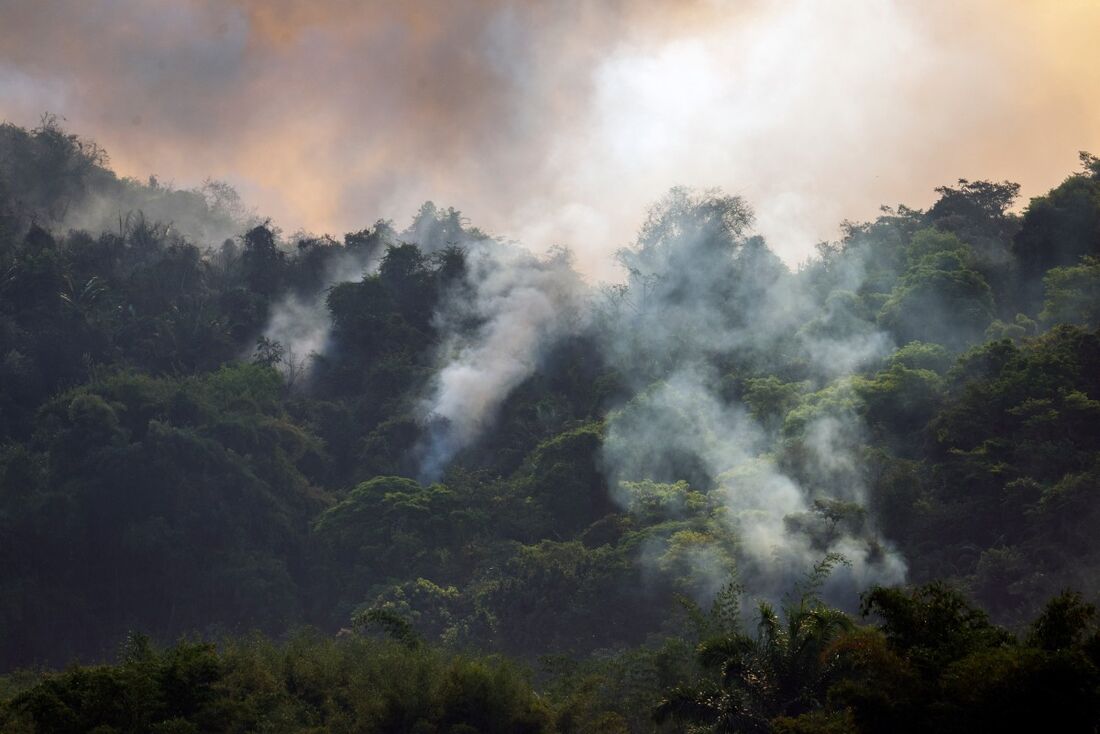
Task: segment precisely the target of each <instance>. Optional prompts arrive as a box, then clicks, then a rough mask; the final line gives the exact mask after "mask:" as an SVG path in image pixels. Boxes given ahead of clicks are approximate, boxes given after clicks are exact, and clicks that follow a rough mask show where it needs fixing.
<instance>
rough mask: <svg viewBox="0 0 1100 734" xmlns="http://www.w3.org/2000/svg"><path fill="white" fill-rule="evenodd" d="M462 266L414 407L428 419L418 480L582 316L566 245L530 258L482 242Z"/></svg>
mask: <svg viewBox="0 0 1100 734" xmlns="http://www.w3.org/2000/svg"><path fill="white" fill-rule="evenodd" d="M466 264H467V272H466V277H465V280H464V282H463V284H462V287H458V288H454V289H452V290H451V292H450V293H449V295H448V297H446V298H444V301H443V303H442V304H441V306H440V307H439V308H438V309H437V311H436V316H435V319H436V325H437V327H438V328H439V329H440V331H441V332H442V333H443V334H444V338H443V341H442V344H441V346H440V348H439V355H438V359H439V363H440V365H441V367H440V369H439V371H438V373H437V374H436V377H435V379H434V380H433V383H432V386H431V389H430V392H429V394H428V395H427V396H426V397H425V398H424V400H423V401H422V403H421V406H420V408H421V413H422V418H423V419H424V420H425V422H426V423H427V424H428V433H427V438H426V440H425V441H424V442H423V443H422V445H421V447H420V449H419V453H420V454H421V456H422V459H421V475H422V477H423V478H424V479H426V480H433V479H436V478H438V476H439V475H440V473H441V472H442V470H443V469H444V467H445V466H446V464H447V463H448V462H449V461H450V460H451V458H452V457H453V456H454V455H455V454H456V453H457V452H459V451H460V450H462V449H463V448H465V447H466V446H468V445H470V444H471V443H473V441H474V440H476V439H477V437H478V436H480V435H481V433H482V432H483V431H485V430H486V429H487V428H488V427H489V424H490V423H491V421H492V419H493V418H494V416H495V414H496V411H497V409H498V408H499V407H500V405H501V403H502V402H503V401H504V399H505V398H506V397H507V396H508V394H509V393H510V392H511V391H512V390H513V389H514V388H515V387H516V386H518V385H519V384H520V383H521V382H522V381H523V380H525V379H526V378H528V377H529V376H530V375H532V374H533V373H534V372H535V370H536V369H537V368H538V365H539V360H540V359H541V358H542V357H543V356H544V355H545V354H546V353H547V351H548V350H549V349H550V348H552V347H553V345H554V344H555V343H556V342H557V341H558V340H560V339H561V338H562V337H564V336H566V335H567V334H571V333H576V331H577V330H578V329H579V328H580V325H581V323H582V319H583V308H582V307H583V303H584V299H585V289H584V286H583V283H582V281H581V280H580V278H579V277H578V276H577V274H576V273H575V272H574V270H573V267H572V257H571V255H570V253H569V252H568V251H567V250H562V249H559V250H556V251H553V252H551V253H550V254H549V255H548V256H547V257H544V258H538V257H535V256H533V255H531V254H530V253H528V252H526V251H524V250H522V249H519V248H517V247H514V246H511V245H506V244H502V243H498V242H496V241H493V240H483V241H480V242H478V243H476V244H475V245H474V246H473V247H472V248H471V249H469V250H468V251H467V255H466ZM470 324H473V326H472V327H471V326H469V325H470Z"/></svg>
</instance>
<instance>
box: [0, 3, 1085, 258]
mask: <svg viewBox="0 0 1100 734" xmlns="http://www.w3.org/2000/svg"><path fill="white" fill-rule="evenodd" d="M1097 41H1100V3H1097V2H1094V1H1092V0H1089V1H1085V0H1060V1H1059V2H1054V3H1049V2H1040V0H1034V2H1023V1H1019V2H1017V1H1013V0H998V1H994V0H972V1H971V2H959V1H955V2H947V1H946V0H945V1H939V0H932V1H931V2H927V1H918V0H912V1H907V2H902V1H900V0H899V1H896V2H890V1H887V0H835V1H834V2H828V3H822V2H814V1H812V0H789V1H786V2H754V1H747V0H741V1H733V0H730V1H727V2H723V1H722V0H682V1H678V2H667V3H658V2H635V1H630V0H608V1H607V2H585V1H584V0H558V1H556V2H552V3H549V2H548V3H533V2H531V3H528V2H490V1H489V0H466V1H463V2H457V1H449V2H448V1H444V0H439V1H436V2H401V3H398V2H381V1H379V2H365V3H363V2H351V1H350V0H349V1H345V0H327V1H322V0H235V1H225V0H217V1H215V0H173V1H172V2H168V1H167V0H165V1H164V2H155V1H154V0H71V1H70V2H59V1H57V0H0V117H2V118H3V119H5V120H8V121H11V122H15V123H17V124H22V125H33V124H35V123H36V121H37V120H38V118H39V117H40V116H41V114H42V113H43V112H47V111H48V112H53V113H56V114H58V115H60V116H62V117H63V118H65V120H66V121H67V125H68V127H69V128H71V129H72V130H74V131H76V132H78V133H80V134H83V135H85V136H88V137H92V138H94V139H95V140H97V141H98V142H99V143H100V144H101V145H103V146H104V147H105V148H106V149H107V150H108V152H109V153H110V155H111V161H112V165H113V166H114V167H115V169H116V170H117V171H119V172H120V173H122V174H125V175H132V176H136V177H140V178H144V177H145V176H147V175H149V174H156V175H157V176H158V177H159V178H160V179H161V180H162V181H171V182H173V183H174V184H175V185H177V186H193V185H196V184H198V183H199V182H201V181H202V179H203V178H205V177H207V176H212V177H215V178H221V179H225V180H228V181H229V182H231V183H233V184H234V185H236V186H237V187H238V188H239V189H240V191H241V192H242V195H243V196H244V198H245V199H246V200H247V201H248V202H249V203H250V204H251V205H252V206H253V207H254V208H255V209H256V212H257V213H258V214H259V215H261V216H266V217H271V218H272V219H273V220H274V221H275V222H276V223H277V224H279V225H281V226H282V227H283V229H284V230H285V231H288V232H290V231H294V230H296V229H299V228H301V229H305V230H308V231H311V232H314V233H324V232H328V233H332V234H337V235H338V234H340V233H342V232H344V231H348V230H352V229H358V228H361V227H363V226H366V225H368V224H370V223H372V222H374V221H375V220H376V219H378V218H380V217H382V218H392V219H394V220H396V222H397V224H398V225H399V226H403V225H405V224H407V220H408V218H409V217H410V216H411V215H412V213H413V212H414V211H415V210H416V207H417V206H418V205H419V204H420V203H421V202H422V201H424V200H428V199H431V200H433V201H435V202H436V203H438V204H440V205H444V206H454V207H456V208H459V209H461V210H462V211H463V212H464V213H465V214H466V215H467V216H469V217H470V219H471V220H472V221H474V222H475V223H476V224H478V225H479V226H481V227H483V228H485V229H486V230H488V231H491V232H493V233H494V234H498V235H502V236H505V237H508V238H514V239H517V240H520V241H522V242H524V243H526V244H527V245H529V246H531V247H532V248H533V249H536V250H539V249H542V248H545V247H547V246H549V245H553V244H564V245H567V246H569V247H571V248H573V250H574V251H575V253H576V256H577V263H578V266H579V267H580V268H581V269H582V271H584V272H585V273H586V274H587V275H589V276H590V277H594V278H608V277H613V272H612V270H611V263H612V260H611V258H610V257H608V255H609V253H610V252H612V251H613V250H615V249H616V248H618V247H620V246H622V245H624V244H626V243H627V242H629V241H630V240H631V239H632V238H633V235H634V233H635V232H636V230H637V227H638V225H639V224H640V222H641V220H642V218H643V215H644V212H645V207H646V205H647V204H648V203H649V202H652V201H654V200H656V199H658V198H659V197H660V196H661V194H662V193H663V192H665V191H667V190H668V189H669V188H670V187H671V186H674V185H681V184H682V185H689V186H694V187H721V188H723V189H724V190H725V191H727V192H729V193H731V194H735V195H741V196H744V197H745V198H746V199H747V200H749V201H750V202H751V203H752V205H753V206H754V207H755V209H756V211H757V215H758V220H757V226H758V229H759V231H760V232H761V233H763V234H764V235H765V236H766V237H767V238H768V240H769V244H770V245H771V246H772V247H773V249H775V250H776V251H777V252H778V253H779V254H780V255H781V256H783V257H784V259H786V260H788V261H789V262H796V261H798V260H799V259H801V258H802V257H805V256H806V255H807V254H808V253H809V252H810V251H811V249H812V246H813V244H814V243H815V242H817V241H820V240H822V239H829V238H833V237H835V236H836V235H837V232H838V224H839V223H840V221H841V220H843V219H845V218H852V219H859V218H867V217H870V216H873V215H874V214H875V212H876V211H877V208H878V206H879V205H881V204H897V203H907V204H910V205H914V206H924V205H927V204H928V203H929V202H930V201H931V200H932V198H933V196H934V194H933V192H932V189H933V188H934V187H935V186H938V185H942V184H946V183H951V182H953V181H954V180H955V179H957V178H959V177H967V178H991V179H998V180H1000V179H1011V180H1015V181H1019V182H1020V183H1022V184H1023V186H1024V194H1025V196H1032V195H1037V194H1040V193H1042V192H1043V191H1044V190H1045V189H1046V188H1047V187H1049V186H1051V185H1053V184H1055V183H1057V182H1058V181H1059V180H1060V179H1061V178H1062V177H1063V176H1065V175H1066V174H1067V173H1068V172H1069V171H1071V170H1072V169H1073V168H1074V166H1075V165H1076V154H1077V151H1078V150H1081V149H1091V150H1093V151H1094V152H1100V95H1096V94H1095V90H1096V89H1100V43H1098V42H1097Z"/></svg>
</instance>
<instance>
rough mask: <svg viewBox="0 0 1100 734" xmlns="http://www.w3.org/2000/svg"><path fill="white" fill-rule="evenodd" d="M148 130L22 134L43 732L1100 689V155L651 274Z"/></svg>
mask: <svg viewBox="0 0 1100 734" xmlns="http://www.w3.org/2000/svg"><path fill="white" fill-rule="evenodd" d="M107 163H108V159H107V156H106V153H105V152H104V151H103V150H101V149H100V148H99V147H98V146H96V145H95V144H94V143H92V142H90V141H88V140H85V139H83V138H81V137H79V136H77V135H74V134H72V133H70V132H68V131H66V130H64V129H63V128H62V127H61V126H60V125H59V124H58V122H57V121H56V120H55V119H52V118H46V119H45V120H44V121H43V123H42V125H41V126H40V127H38V128H36V129H33V130H27V129H22V128H19V127H16V126H13V125H10V124H8V125H3V126H0V569H2V570H0V671H5V672H7V673H8V675H7V676H6V677H4V678H0V730H2V731H13V732H16V731H18V732H22V731H74V732H75V731H90V730H92V729H95V730H96V731H103V732H107V731H162V732H169V731H171V732H184V731H254V730H265V731H301V730H310V729H311V728H312V730H318V731H320V730H331V731H410V732H411V731H417V732H421V731H424V732H427V731H440V732H460V731H462V732H470V731H482V732H491V731H501V732H504V731H508V732H514V731H531V732H537V731H561V732H572V731H577V732H580V731H584V732H590V731H604V732H621V731H652V730H659V731H683V730H696V729H692V728H691V727H699V728H698V730H700V731H705V730H716V731H754V732H755V731H779V732H879V731H883V732H885V731H891V732H898V731H929V730H935V731H974V730H978V729H983V728H984V729H987V730H997V729H1000V730H1007V729H1011V728H1012V727H1016V728H1018V729H1019V728H1020V727H1022V728H1023V729H1024V730H1036V729H1042V728H1044V727H1045V726H1047V725H1049V723H1050V722H1051V721H1061V722H1065V725H1064V727H1063V729H1062V730H1065V731H1093V730H1094V727H1095V726H1096V722H1097V721H1100V718H1098V717H1100V632H1098V623H1100V618H1098V617H1097V613H1096V608H1095V607H1094V606H1093V603H1094V602H1096V600H1097V596H1098V592H1097V589H1098V585H1097V576H1098V573H1100V538H1098V536H1097V534H1096V532H1095V529H1096V527H1097V526H1098V522H1100V497H1098V496H1097V492H1098V489H1100V160H1098V159H1097V158H1095V157H1093V156H1091V155H1089V154H1085V153H1083V154H1082V155H1081V163H1082V165H1081V169H1080V170H1078V171H1075V172H1072V173H1070V174H1069V175H1068V176H1067V178H1066V179H1065V181H1064V182H1062V183H1061V184H1060V185H1058V186H1057V187H1055V188H1054V189H1053V190H1051V191H1050V192H1048V193H1047V194H1045V195H1042V196H1039V197H1036V198H1034V199H1032V200H1031V201H1030V202H1019V201H1018V194H1019V187H1018V186H1016V185H1015V184H1013V183H1010V182H993V181H967V180H960V181H958V182H957V183H955V184H952V185H946V186H943V187H940V188H939V189H937V190H936V193H937V195H938V197H939V198H938V199H937V200H936V201H935V203H933V204H932V205H931V206H930V207H929V208H928V209H927V210H918V209H912V208H909V207H906V206H896V207H886V208H883V210H882V213H881V215H880V216H879V217H877V218H876V219H875V220H873V221H868V222H847V223H845V224H844V225H843V230H842V231H843V234H842V237H841V238H840V239H839V240H837V241H835V242H827V243H822V244H821V245H820V246H819V247H818V249H817V253H816V255H815V256H814V257H812V258H809V259H808V260H806V261H805V262H803V263H800V264H799V265H798V266H797V267H790V266H788V265H787V264H785V263H784V262H783V261H782V260H780V259H779V258H778V257H776V256H775V255H774V254H773V252H772V251H771V250H770V249H769V246H768V243H767V242H766V241H765V239H764V238H763V237H762V236H761V235H760V234H758V233H756V232H755V231H754V229H753V212H752V209H751V207H750V205H749V204H748V203H747V202H746V201H744V200H742V199H741V198H739V197H736V196H729V195H726V194H724V193H722V192H721V191H709V190H708V191H693V190H689V189H683V188H676V189H673V190H671V191H670V192H669V193H668V194H667V196H666V197H664V198H663V199H662V200H660V201H659V202H657V203H656V204H654V205H653V207H652V208H651V210H650V211H649V214H648V217H647V219H646V221H645V223H644V225H643V226H642V228H641V230H640V231H639V232H638V234H637V236H636V237H635V238H634V240H633V242H632V243H631V244H630V245H628V246H627V247H624V248H623V249H622V250H620V251H619V252H618V253H617V254H616V256H615V257H616V260H617V262H618V263H619V264H620V265H621V271H622V274H623V279H622V281H621V282H619V283H616V284H610V285H607V284H593V283H589V282H586V280H585V279H584V278H583V277H582V276H581V275H579V274H578V273H577V272H576V270H575V267H574V263H573V258H572V255H571V253H570V252H569V251H568V250H567V249H564V248H562V249H557V250H554V251H552V252H549V253H547V254H545V255H534V254H532V253H530V252H528V251H527V250H525V249H523V248H522V247H521V246H519V245H517V244H515V243H511V242H507V241H504V240H501V239H499V238H496V237H493V236H492V235H490V234H487V233H485V232H482V231H480V230H478V229H477V228H475V227H474V226H472V225H471V224H470V223H469V222H468V221H467V220H466V219H465V218H463V216H462V215H461V213H459V212H457V211H455V210H454V209H444V208H440V207H437V206H435V205H434V204H431V203H426V204H424V206H423V207H422V208H421V209H420V210H419V211H417V212H416V213H415V215H414V217H413V219H412V221H411V222H410V223H409V224H408V225H407V226H402V225H401V224H398V223H395V222H394V221H391V220H385V219H379V220H377V221H375V222H374V223H373V224H370V225H369V226H367V227H366V228H365V229H362V230H360V231H357V232H351V233H347V234H345V235H343V236H342V237H341V238H335V237H331V236H328V235H324V236H315V235H308V234H301V233H299V234H294V235H286V234H284V233H283V232H281V231H280V230H279V229H278V228H276V227H275V226H274V225H273V224H272V223H271V222H270V221H268V220H262V219H259V218H257V217H256V216H255V215H254V214H252V213H250V212H249V211H247V209H246V208H245V207H244V205H243V204H242V203H241V201H240V198H239V197H238V196H237V195H236V194H235V192H234V191H233V190H232V189H231V188H230V187H228V186H227V185H225V184H221V183H218V182H213V181H211V182H207V183H206V184H205V185H204V186H203V187H202V188H200V189H197V190H178V189H175V188H173V187H171V186H165V185H162V184H160V183H158V182H157V181H155V180H153V179H151V180H150V181H149V182H147V183H140V182H137V181H134V180H130V179H120V178H118V177H117V176H116V175H115V174H114V173H113V172H112V171H111V170H110V169H109V168H108V165H107ZM366 221H367V222H369V221H370V219H369V218H368V219H366ZM272 640H273V641H272ZM74 661H78V662H80V663H81V664H82V665H78V666H70V667H68V668H67V669H65V670H64V672H58V673H47V672H43V671H44V670H45V669H49V668H58V667H62V666H65V665H66V664H69V663H72V662H74ZM1036 702H1040V703H1038V704H1037V703H1036ZM96 727H100V728H98V729H96ZM685 727H686V728H685Z"/></svg>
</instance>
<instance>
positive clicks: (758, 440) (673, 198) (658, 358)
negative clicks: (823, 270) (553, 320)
mask: <svg viewBox="0 0 1100 734" xmlns="http://www.w3.org/2000/svg"><path fill="white" fill-rule="evenodd" d="M751 224H752V215H751V211H750V210H749V209H748V207H747V206H746V205H745V204H744V202H742V201H741V200H740V199H738V198H736V197H727V196H723V195H722V194H721V193H720V192H716V191H711V192H704V193H702V194H697V193H692V192H690V191H687V190H682V189H677V190H673V192H672V193H671V194H670V195H669V197H667V198H666V199H665V200H664V201H662V202H660V203H659V204H658V205H657V206H656V207H654V209H653V210H652V211H651V215H650V218H649V220H648V221H647V223H646V225H645V226H644V227H643V229H642V231H641V234H640V235H639V238H638V242H637V244H636V245H635V247H633V248H630V249H628V250H624V251H623V252H622V253H620V260H621V261H622V262H623V264H624V265H626V266H627V268H628V270H629V273H630V277H629V280H628V284H627V285H626V286H624V287H620V288H618V289H614V290H613V291H612V292H611V295H612V298H611V299H610V305H608V306H606V307H605V308H604V310H603V312H602V314H601V319H600V327H599V328H600V329H601V331H602V334H601V336H602V337H603V339H604V342H605V343H606V344H607V345H608V353H609V358H610V359H611V361H612V364H614V365H615V366H616V367H617V368H618V369H619V371H620V372H621V373H622V375H623V377H624V379H626V380H627V381H628V382H631V383H633V385H634V388H635V390H636V391H637V392H636V394H635V397H634V398H633V399H632V400H631V401H630V402H629V403H627V404H626V405H625V406H623V407H622V408H621V409H619V410H617V411H614V412H613V413H612V414H611V415H610V416H609V421H608V429H607V437H606V440H605V443H604V447H603V456H602V458H603V463H604V466H605V469H606V473H607V476H608V480H609V481H610V482H611V483H612V486H613V487H619V488H620V499H621V500H622V501H623V503H624V504H625V505H626V506H627V507H630V506H631V504H632V501H633V500H632V498H631V497H630V496H629V493H630V491H631V488H632V487H633V486H635V485H633V484H632V482H636V481H638V480H644V479H652V480H656V481H663V482H676V481H680V480H685V479H686V480H688V481H689V482H692V483H693V484H696V485H700V484H701V485H704V486H699V487H697V488H698V489H709V490H710V496H711V497H718V498H720V501H721V504H722V514H721V517H722V518H723V521H724V522H726V523H727V524H728V526H729V528H730V530H731V531H732V532H733V534H734V535H735V537H736V538H737V540H738V543H739V558H738V563H739V572H740V576H741V580H742V581H743V582H744V583H745V584H746V586H747V587H748V588H749V589H750V590H751V591H752V592H753V593H756V594H760V595H764V596H771V597H773V598H777V597H778V596H779V595H781V593H782V592H783V591H786V590H788V589H789V581H790V579H791V578H793V577H797V576H798V575H799V574H801V573H804V572H805V571H806V570H807V569H808V568H810V567H812V566H813V564H814V563H815V562H817V561H819V560H820V559H821V558H822V557H823V556H824V555H825V554H826V553H840V554H842V555H843V556H844V557H845V558H846V559H847V560H848V561H849V562H850V566H847V567H844V568H842V569H839V570H838V571H837V572H836V573H835V574H834V577H833V579H832V580H831V581H830V585H831V586H833V587H837V586H841V587H843V588H844V591H847V592H850V591H852V590H853V588H855V589H858V588H863V587H865V586H866V585H867V584H868V583H870V582H881V583H895V582H899V581H902V580H903V579H904V577H905V572H906V567H905V562H904V560H903V559H902V558H901V557H900V556H898V554H897V553H896V552H894V551H893V550H892V549H891V548H890V546H889V544H888V543H887V542H886V541H885V540H884V539H882V538H880V537H879V536H878V534H877V533H876V532H875V529H874V527H873V525H872V524H871V523H870V522H868V521H867V519H866V517H865V513H864V511H863V510H862V509H861V506H862V505H863V504H864V503H865V502H866V499H867V498H866V491H865V484H864V480H863V477H862V473H861V470H860V463H859V461H858V457H857V451H858V446H859V445H860V441H861V437H862V430H863V429H862V424H861V422H860V419H859V417H858V416H857V415H856V413H855V412H854V411H853V410H852V409H850V407H849V404H848V403H846V402H845V401H844V400H843V399H842V398H843V397H844V396H843V395H842V394H840V393H843V392H844V383H843V380H840V381H838V382H833V383H832V386H831V387H830V388H829V390H832V391H833V392H835V393H838V395H836V396H835V398H836V399H834V400H831V401H830V400H826V399H822V400H820V401H819V404H817V405H814V406H811V409H809V410H806V411H803V414H800V415H799V416H797V420H792V418H790V417H788V419H787V424H788V425H787V426H786V427H785V429H784V430H782V431H780V430H777V429H773V430H766V429H765V428H764V427H763V426H762V425H761V424H760V422H759V421H758V420H757V419H756V418H754V417H753V416H752V415H751V414H750V412H749V411H748V410H747V409H746V407H745V406H744V405H742V404H741V403H740V402H739V401H737V400H736V399H732V398H730V397H728V396H727V395H725V393H726V392H727V391H726V390H724V389H723V385H722V378H723V377H724V376H731V377H733V378H735V379H736V378H737V377H738V376H739V375H752V374H754V373H764V374H774V373H776V372H782V371H783V370H784V369H786V370H790V369H791V368H792V367H791V366H792V365H794V366H796V367H797V368H798V369H799V371H800V372H801V374H800V375H798V377H799V379H803V380H805V381H806V382H807V383H808V384H809V385H816V386H818V387H822V386H824V385H826V384H829V383H830V381H832V380H834V378H837V377H838V376H843V375H846V374H850V373H851V372H852V371H853V370H855V369H858V368H859V367H861V366H864V365H867V364H870V363H873V362H874V361H875V360H877V359H881V358H882V357H883V356H884V355H885V354H886V353H888V351H889V350H890V348H891V342H890V340H889V338H888V337H887V336H886V335H884V334H882V333H881V332H880V331H879V330H878V329H877V328H876V327H875V326H874V324H873V322H871V321H869V320H867V319H866V318H864V317H862V316H861V315H860V314H858V313H856V312H854V311H853V309H852V308H850V306H851V304H850V303H849V300H847V299H845V298H844V297H834V298H832V299H830V300H829V301H828V302H827V303H825V304H821V303H818V302H817V301H816V299H815V296H814V295H813V292H812V290H811V289H810V288H808V287H807V283H806V282H805V278H804V277H803V274H801V273H798V274H793V273H790V272H789V271H788V270H787V269H786V267H785V266H783V265H782V264H781V263H780V262H779V261H778V260H777V259H775V258H774V256H773V255H771V254H770V252H769V251H768V250H767V249H766V247H764V245H763V242H762V241H761V240H760V239H759V238H755V237H751V236H748V234H747V233H748V231H749V229H750V227H751ZM844 268H845V270H844V271H843V272H840V273H834V274H833V277H834V280H835V282H837V283H839V284H840V285H842V286H845V287H850V288H855V287H857V286H858V281H859V278H860V277H861V272H860V269H859V265H858V263H847V264H845V265H844ZM833 292H834V294H836V293H838V291H835V290H834V291H833ZM839 292H840V293H843V291H839ZM826 392H828V391H826ZM785 441H788V442H790V441H793V442H794V444H795V445H796V446H797V449H798V451H797V455H798V459H799V461H800V465H801V466H802V467H803V468H804V469H805V470H804V471H800V472H798V473H799V474H801V475H805V476H811V477H813V481H812V482H807V481H805V480H803V481H801V482H800V481H799V479H798V478H797V477H796V476H795V475H794V474H793V473H792V472H791V471H788V470H786V469H785V468H781V466H780V462H781V460H782V459H783V458H784V449H785V448H786V446H785V443H784V442H785ZM698 558H699V560H700V562H701V563H704V565H706V563H708V562H707V561H706V559H707V558H708V556H707V555H706V554H700V555H699V556H698ZM698 575H699V576H702V577H708V576H714V575H715V571H714V569H711V568H700V569H698ZM837 590H839V589H835V588H834V591H837ZM828 591H829V589H828V588H827V592H828Z"/></svg>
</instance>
